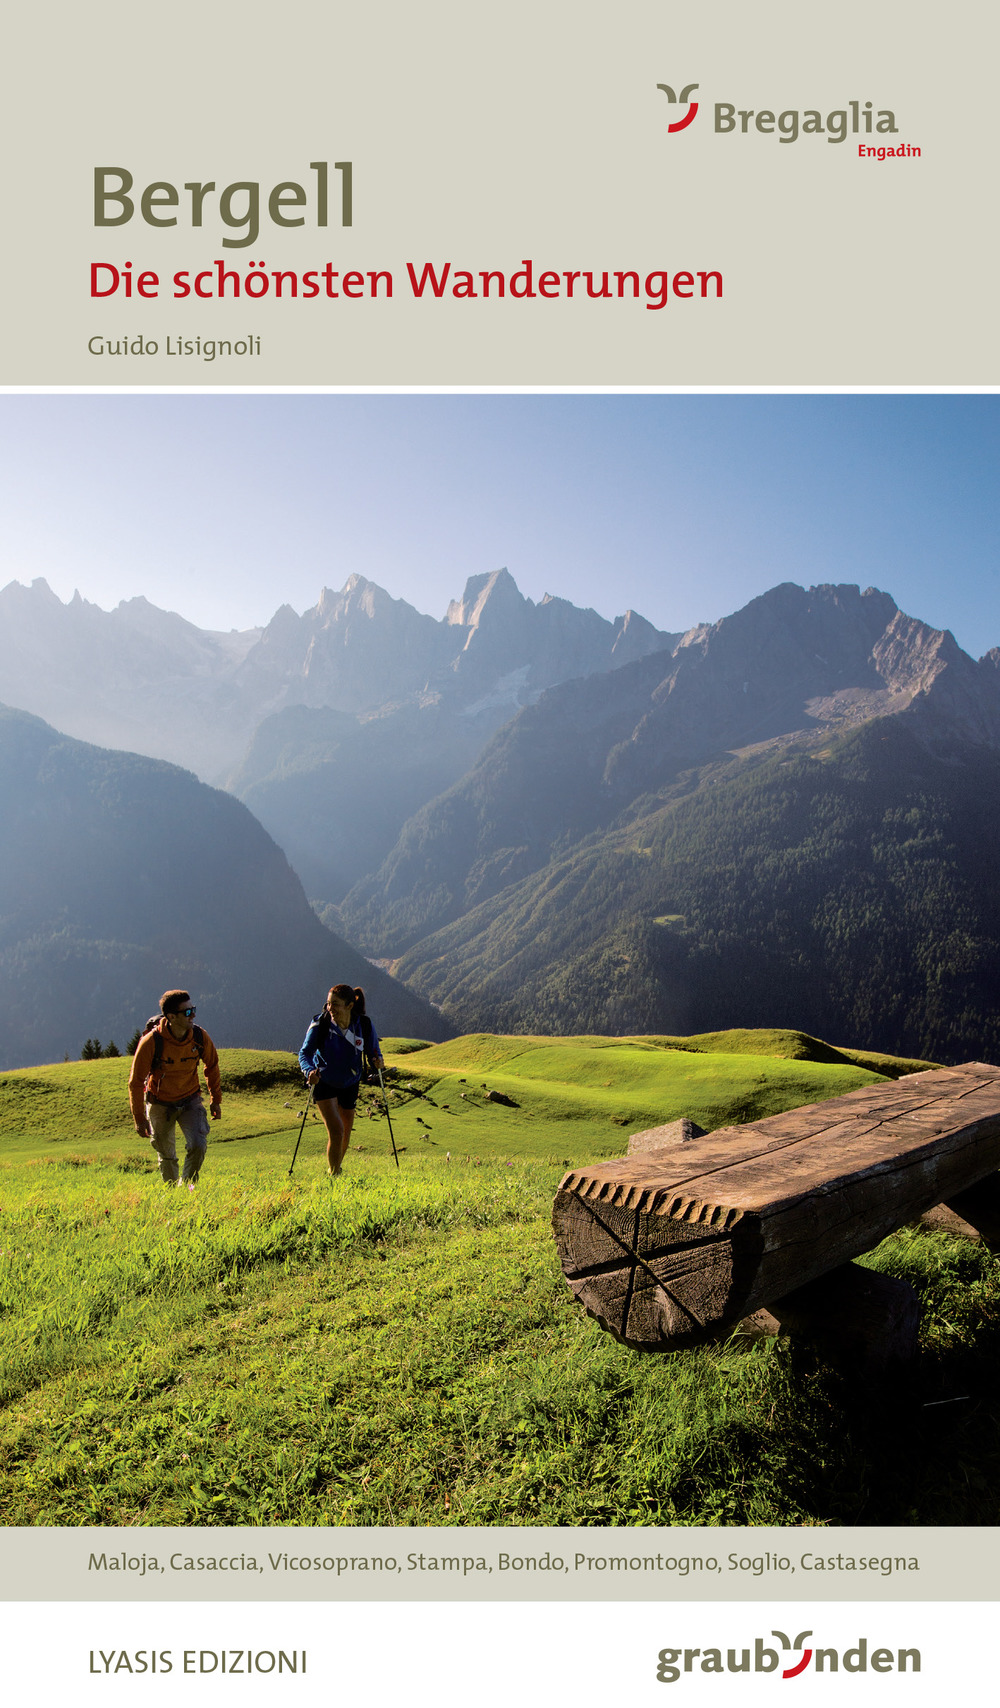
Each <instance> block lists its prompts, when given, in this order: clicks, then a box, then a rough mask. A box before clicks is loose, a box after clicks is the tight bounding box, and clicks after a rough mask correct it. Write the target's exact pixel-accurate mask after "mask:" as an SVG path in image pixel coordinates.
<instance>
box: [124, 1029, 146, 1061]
mask: <svg viewBox="0 0 1000 1708" xmlns="http://www.w3.org/2000/svg"><path fill="white" fill-rule="evenodd" d="M141 1037H142V1027H141V1026H137V1027H136V1029H135V1031H134V1032H133V1033H132V1036H131V1038H130V1039H129V1041H128V1043H127V1044H126V1045H125V1054H126V1055H127V1056H134V1055H135V1052H136V1050H137V1049H138V1048H139V1040H140V1038H141Z"/></svg>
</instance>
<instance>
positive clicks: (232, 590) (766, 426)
mask: <svg viewBox="0 0 1000 1708" xmlns="http://www.w3.org/2000/svg"><path fill="white" fill-rule="evenodd" d="M0 433H2V456H0V491H2V502H3V514H4V518H5V524H6V526H5V528H4V540H3V547H2V562H0V584H3V583H5V582H7V581H9V580H20V581H30V580H31V579H32V578H33V577H34V576H37V575H42V576H45V578H46V579H47V580H48V581H49V583H50V584H51V586H52V587H53V588H54V589H55V591H56V592H57V593H58V594H59V595H60V597H62V598H64V599H65V598H69V597H70V596H71V595H72V593H73V590H74V588H79V590H80V592H81V593H82V594H83V596H84V597H85V598H87V599H91V600H93V601H95V602H96V603H97V604H99V605H102V606H104V607H105V608H109V607H110V606H112V605H114V604H116V603H117V602H118V600H119V599H124V598H130V597H132V596H133V595H134V594H137V593H142V594H145V596H146V597H147V598H149V599H151V600H152V601H153V602H154V603H155V604H158V605H162V606H164V607H165V608H167V609H170V610H175V611H180V612H181V613H182V614H183V615H184V616H186V617H188V618H190V619H191V620H192V621H193V622H196V623H198V624H199V625H200V626H201V627H204V628H223V629H227V628H233V627H237V628H244V627H250V626H253V625H256V624H259V623H264V622H266V621H267V620H268V618H269V617H270V616H271V615H273V613H274V611H275V609H276V608H277V606H278V605H279V604H282V603H288V604H290V605H292V606H294V607H295V609H296V610H298V611H301V610H304V609H305V608H306V607H307V606H309V605H312V604H314V603H315V601H316V599H317V597H318V595H319V592H320V589H321V588H322V587H323V586H324V584H325V585H328V586H331V587H340V586H341V585H342V584H343V582H344V581H345V580H346V578H347V576H348V575H350V574H351V573H352V572H353V571H357V572H358V573H360V574H362V575H365V576H367V577H369V578H370V579H371V580H373V581H377V582H379V583H380V584H381V585H382V586H383V587H385V588H386V589H387V590H388V591H389V592H390V593H391V594H393V595H394V596H395V597H397V598H404V599H408V600H409V601H410V602H411V603H412V604H414V605H416V606H417V607H418V609H420V610H422V611H427V612H430V613H431V614H432V615H434V616H442V615H443V614H444V611H445V608H446V606H447V603H448V600H449V599H451V598H457V597H458V596H459V595H460V594H461V591H462V588H463V586H464V584H465V580H466V577H467V576H469V575H476V574H481V573H483V572H484V571H489V570H492V569H496V568H499V567H500V566H501V565H506V567H507V568H508V569H509V570H510V572H511V574H512V575H513V576H514V578H515V580H516V581H517V583H518V585H519V587H520V588H521V590H522V592H523V593H525V594H526V595H528V597H530V598H533V599H540V598H541V597H542V596H543V594H545V593H546V592H549V593H553V594H558V595H561V596H563V597H564V598H568V599H572V600H573V601H574V602H575V603H577V604H581V605H592V606H594V607H595V608H596V609H597V610H598V611H600V612H601V614H602V615H604V616H608V617H612V616H615V615H617V614H618V613H619V612H621V611H624V610H625V609H626V608H628V607H629V606H631V607H632V608H633V609H635V610H637V611H640V612H641V613H642V614H643V615H644V616H646V617H648V618H649V619H650V620H651V621H652V622H653V623H655V624H656V625H657V626H658V627H659V628H664V629H669V630H678V629H684V628H687V627H689V626H690V625H691V624H693V623H695V622H703V621H714V620H716V619H717V618H719V617H722V616H725V615H726V614H727V613H728V612H730V611H732V610H735V609H737V608H738V607H739V606H740V605H743V604H745V603H746V602H747V600H748V599H751V598H753V597H754V596H755V595H756V594H758V593H762V592H764V591H765V590H766V589H767V588H768V587H772V586H774V585H775V584H776V583H777V582H779V581H797V582H800V583H802V584H804V585H809V584H811V583H814V582H820V581H848V582H858V583H859V584H860V585H861V586H862V587H865V586H868V585H874V586H877V587H881V588H883V589H884V590H885V591H887V592H889V593H891V594H892V595H893V597H894V598H895V599H896V601H897V603H898V604H899V605H900V606H901V607H902V608H903V609H904V610H906V611H908V612H909V613H910V614H911V615H913V616H916V617H921V618H923V619H924V620H925V621H927V622H929V623H932V624H933V625H934V626H935V627H940V628H950V629H951V630H952V631H953V633H954V634H955V636H956V638H957V639H958V641H959V643H960V644H961V645H962V646H964V647H966V648H967V649H968V650H969V651H971V652H972V653H973V654H975V655H977V656H978V654H980V653H982V652H984V651H985V650H986V649H987V648H988V647H990V646H994V645H997V644H998V643H1000V579H998V572H997V544H998V509H1000V503H998V479H997V470H998V449H1000V399H998V398H997V397H996V396H951V395H949V396H935V395H920V396H913V395H902V396H855V395H851V396H801V397H800V396H626V395H613V396H600V395H598V396H574V395H559V396H530V395H528V396H526V395H517V396H493V395H482V396H452V395H442V396H307V395H298V396H296V395H275V394H268V395H247V394H240V395H236V396H227V395H221V394H217V393H216V394H198V395H184V396H182V395H176V394H174V395H135V394H131V395H128V394H126V395H114V394H108V393H104V394H98V395H87V394H76V395H37V394H36V395H11V394H7V395H4V396H2V397H0Z"/></svg>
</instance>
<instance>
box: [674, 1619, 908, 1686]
mask: <svg viewBox="0 0 1000 1708" xmlns="http://www.w3.org/2000/svg"><path fill="white" fill-rule="evenodd" d="M771 1636H772V1637H775V1638H776V1639H777V1641H778V1642H779V1643H780V1644H781V1648H780V1649H777V1648H773V1647H772V1646H771V1645H770V1644H769V1643H768V1641H767V1639H766V1638H764V1637H755V1638H754V1643H753V1648H752V1649H751V1648H749V1647H748V1648H745V1649H744V1648H739V1649H729V1648H725V1649H724V1648H721V1647H719V1648H714V1647H709V1648H701V1649H682V1648H677V1649H661V1650H660V1652H659V1655H658V1656H657V1667H656V1677H657V1680H658V1682H659V1683H660V1684H676V1683H677V1681H678V1680H679V1679H680V1678H681V1677H682V1676H683V1674H684V1673H690V1672H706V1673H712V1672H715V1673H719V1672H743V1673H761V1672H763V1673H773V1674H774V1676H775V1678H780V1679H788V1678H801V1677H802V1675H803V1673H805V1672H808V1671H810V1670H812V1671H814V1672H846V1673H859V1672H865V1673H867V1672H874V1673H886V1672H919V1671H920V1650H919V1649H889V1648H875V1647H874V1646H873V1645H872V1642H871V1639H870V1638H869V1637H859V1638H858V1640H857V1642H856V1643H855V1644H854V1646H853V1648H850V1649H844V1650H840V1649H834V1648H822V1649H821V1648H819V1647H818V1646H815V1645H814V1646H813V1647H812V1648H807V1647H806V1646H805V1643H806V1638H807V1637H811V1636H812V1632H811V1631H800V1632H799V1633H798V1635H797V1636H796V1637H795V1638H790V1637H788V1636H787V1635H786V1634H785V1632H784V1631H772V1632H771Z"/></svg>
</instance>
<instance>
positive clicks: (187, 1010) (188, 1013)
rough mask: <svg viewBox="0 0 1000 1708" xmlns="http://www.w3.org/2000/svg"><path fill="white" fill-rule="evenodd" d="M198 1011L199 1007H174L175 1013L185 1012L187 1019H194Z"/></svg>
mask: <svg viewBox="0 0 1000 1708" xmlns="http://www.w3.org/2000/svg"><path fill="white" fill-rule="evenodd" d="M197 1012H198V1010H197V1008H175V1009H174V1013H175V1014H183V1016H184V1018H185V1020H193V1019H194V1017H195V1015H196V1014H197Z"/></svg>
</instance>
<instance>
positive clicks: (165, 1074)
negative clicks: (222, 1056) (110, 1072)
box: [128, 1016, 222, 1122]
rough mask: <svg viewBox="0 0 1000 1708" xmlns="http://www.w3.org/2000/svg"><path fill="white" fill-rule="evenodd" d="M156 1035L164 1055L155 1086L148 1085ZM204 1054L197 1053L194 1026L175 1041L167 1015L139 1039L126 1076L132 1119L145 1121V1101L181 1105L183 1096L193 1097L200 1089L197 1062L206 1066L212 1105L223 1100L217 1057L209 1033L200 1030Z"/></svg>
mask: <svg viewBox="0 0 1000 1708" xmlns="http://www.w3.org/2000/svg"><path fill="white" fill-rule="evenodd" d="M157 1032H159V1034H160V1037H161V1038H162V1040H163V1054H162V1055H161V1057H160V1065H159V1068H158V1069H157V1073H156V1083H155V1085H154V1084H152V1083H151V1079H150V1076H151V1073H152V1067H153V1052H154V1049H155V1047H156V1035H157ZM202 1043H203V1045H204V1051H203V1054H202V1055H201V1056H199V1054H198V1046H197V1044H196V1043H195V1041H194V1027H193V1026H189V1027H188V1031H187V1035H186V1037H184V1038H175V1037H174V1035H173V1033H172V1032H171V1030H170V1027H169V1024H168V1022H167V1019H166V1016H164V1018H163V1019H162V1020H161V1021H160V1024H159V1026H154V1027H153V1029H152V1031H151V1032H147V1033H146V1035H145V1037H144V1038H141V1039H140V1040H139V1047H138V1049H137V1050H136V1052H135V1055H134V1056H133V1058H132V1072H131V1073H130V1074H129V1076H128V1096H129V1102H130V1103H131V1105H132V1118H133V1120H134V1121H136V1122H141V1121H144V1120H145V1118H146V1111H145V1107H144V1105H145V1100H146V1098H147V1097H151V1098H153V1099H154V1100H155V1101H156V1102H157V1103H182V1102H183V1101H184V1099H185V1098H186V1097H195V1096H197V1094H198V1093H199V1091H200V1090H201V1085H200V1083H199V1080H198V1063H199V1061H202V1062H204V1064H205V1078H206V1079H207V1080H208V1090H209V1095H210V1096H211V1099H212V1102H213V1103H219V1102H221V1100H222V1081H221V1079H220V1077H219V1054H218V1051H217V1050H216V1048H215V1045H214V1044H213V1043H212V1040H211V1038H210V1037H209V1035H208V1033H207V1032H206V1031H205V1030H204V1029H202Z"/></svg>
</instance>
